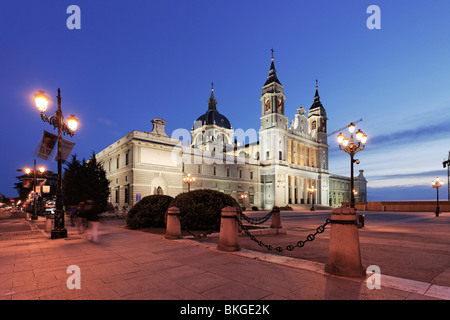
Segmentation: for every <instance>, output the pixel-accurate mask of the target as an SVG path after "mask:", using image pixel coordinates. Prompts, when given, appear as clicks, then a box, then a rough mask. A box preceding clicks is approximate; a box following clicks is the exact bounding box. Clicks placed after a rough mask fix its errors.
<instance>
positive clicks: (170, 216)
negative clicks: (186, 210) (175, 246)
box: [164, 207, 181, 239]
mask: <svg viewBox="0 0 450 320" xmlns="http://www.w3.org/2000/svg"><path fill="white" fill-rule="evenodd" d="M179 215H180V209H178V208H177V207H170V208H169V210H167V225H166V235H165V236H164V238H166V239H180V238H181V224H180V218H179Z"/></svg>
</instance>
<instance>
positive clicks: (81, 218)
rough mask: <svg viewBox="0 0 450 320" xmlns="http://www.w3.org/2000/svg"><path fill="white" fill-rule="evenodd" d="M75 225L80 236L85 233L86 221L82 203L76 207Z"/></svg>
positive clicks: (84, 208) (84, 206) (84, 205)
mask: <svg viewBox="0 0 450 320" xmlns="http://www.w3.org/2000/svg"><path fill="white" fill-rule="evenodd" d="M76 215H77V224H78V229H79V230H80V234H83V233H84V231H86V227H87V220H86V204H85V203H84V202H80V204H79V205H78V207H77V212H76Z"/></svg>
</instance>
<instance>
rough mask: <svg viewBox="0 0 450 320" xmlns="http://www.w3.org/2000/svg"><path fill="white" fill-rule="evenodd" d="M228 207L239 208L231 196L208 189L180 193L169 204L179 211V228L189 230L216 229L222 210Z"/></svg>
mask: <svg viewBox="0 0 450 320" xmlns="http://www.w3.org/2000/svg"><path fill="white" fill-rule="evenodd" d="M228 206H231V207H236V208H239V204H238V203H237V201H236V200H235V199H234V198H233V197H232V196H229V195H227V194H225V193H222V192H219V191H215V190H209V189H200V190H194V191H191V192H184V193H180V194H179V195H177V196H176V197H175V199H174V200H173V201H172V203H171V204H170V207H178V208H179V209H180V222H181V228H182V229H189V230H210V229H212V228H214V227H217V228H218V227H219V226H220V216H221V212H222V209H223V208H225V207H228Z"/></svg>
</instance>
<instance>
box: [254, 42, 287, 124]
mask: <svg viewBox="0 0 450 320" xmlns="http://www.w3.org/2000/svg"><path fill="white" fill-rule="evenodd" d="M271 61H272V62H271V65H270V70H269V76H268V77H267V80H266V83H265V84H264V86H263V88H262V93H261V98H260V100H261V129H267V128H273V127H276V128H282V129H287V123H288V119H287V117H285V115H284V101H285V100H286V97H285V95H284V88H283V85H282V84H281V82H280V80H278V77H277V71H276V69H275V63H274V59H273V49H272V58H271Z"/></svg>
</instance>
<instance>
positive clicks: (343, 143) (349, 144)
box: [337, 122, 367, 208]
mask: <svg viewBox="0 0 450 320" xmlns="http://www.w3.org/2000/svg"><path fill="white" fill-rule="evenodd" d="M355 129H356V128H355V125H354V124H353V122H352V123H350V124H349V126H348V131H349V132H350V141H349V140H348V138H347V137H346V136H344V135H343V134H342V132H341V133H340V134H339V135H338V136H337V140H338V143H339V149H341V150H344V151H345V152H347V153H348V154H349V155H350V207H352V208H355V194H354V193H353V189H354V188H353V184H354V181H353V163H355V162H356V163H359V160H357V159H356V160H355V159H353V157H354V155H355V154H356V153H357V152H359V151H361V150H364V147H365V145H366V142H367V135H366V134H365V133H364V132H362V131H361V130H358V131H357V132H356V133H355V137H356V141H357V142H356V143H355V140H354V138H353V132H355Z"/></svg>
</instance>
